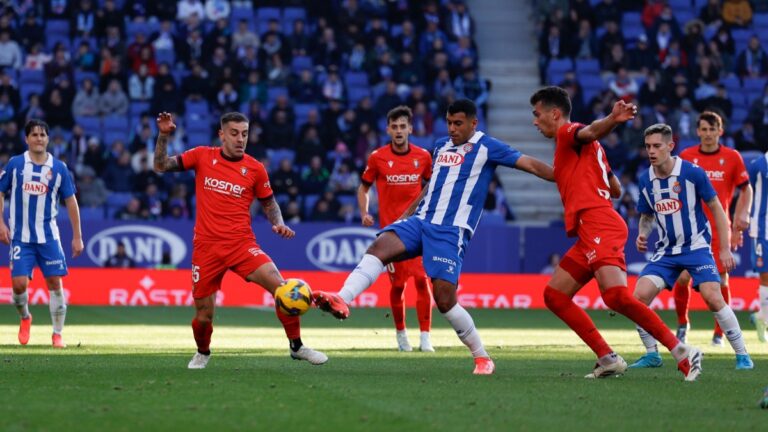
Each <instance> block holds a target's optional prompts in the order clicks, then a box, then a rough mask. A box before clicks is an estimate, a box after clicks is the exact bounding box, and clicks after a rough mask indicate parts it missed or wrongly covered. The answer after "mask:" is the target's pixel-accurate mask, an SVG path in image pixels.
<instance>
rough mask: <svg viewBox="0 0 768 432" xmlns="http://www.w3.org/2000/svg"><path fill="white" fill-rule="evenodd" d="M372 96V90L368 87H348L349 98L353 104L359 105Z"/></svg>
mask: <svg viewBox="0 0 768 432" xmlns="http://www.w3.org/2000/svg"><path fill="white" fill-rule="evenodd" d="M370 96H371V91H370V90H368V88H367V87H348V88H347V99H349V104H350V105H352V106H355V105H357V103H358V102H360V101H361V100H363V99H364V98H366V97H370Z"/></svg>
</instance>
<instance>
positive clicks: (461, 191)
mask: <svg viewBox="0 0 768 432" xmlns="http://www.w3.org/2000/svg"><path fill="white" fill-rule="evenodd" d="M447 111H448V113H447V115H446V120H447V123H448V133H449V135H450V137H445V138H441V139H438V140H437V141H436V142H435V149H434V150H433V152H432V160H433V163H432V177H431V178H430V180H429V186H428V187H427V188H425V189H423V190H422V194H421V196H420V197H419V199H417V200H415V201H414V202H413V204H411V206H410V207H409V208H408V211H407V212H406V214H405V216H407V217H406V218H405V219H401V220H398V221H397V222H395V223H393V224H392V225H389V226H387V227H386V228H384V229H383V230H381V231H380V232H379V236H378V237H377V238H376V240H374V242H373V243H372V244H371V246H370V247H369V248H368V250H367V251H366V254H365V256H363V259H362V260H361V261H360V263H359V264H358V265H357V267H356V268H355V270H354V271H353V272H352V273H351V274H350V275H349V277H347V280H346V281H345V282H344V287H343V288H342V289H341V291H339V293H338V294H332V293H326V292H315V298H314V300H315V304H316V305H317V306H318V307H319V308H320V309H322V310H324V311H327V312H330V313H331V314H332V315H333V316H335V317H336V318H339V319H346V318H347V317H348V316H349V307H348V304H349V303H351V302H352V300H354V299H355V297H357V296H358V295H360V293H362V292H363V291H365V290H366V289H368V288H369V287H370V286H371V285H372V284H373V283H374V281H376V279H377V278H378V277H379V275H380V274H381V273H382V272H383V271H384V268H385V266H386V265H387V264H389V263H392V262H398V261H402V260H404V259H409V258H413V257H416V256H419V255H421V256H422V257H423V259H424V270H425V271H426V272H427V276H429V277H430V278H431V279H432V287H433V290H434V291H433V295H434V298H435V303H437V309H438V310H439V311H440V313H441V314H443V316H444V317H445V318H446V320H448V322H449V323H450V325H451V327H453V329H454V330H455V331H456V334H457V335H458V336H459V339H460V340H461V341H462V342H463V343H464V345H466V346H467V348H469V351H470V353H471V354H472V356H473V357H474V361H475V369H474V372H473V373H474V374H476V375H490V374H492V373H493V372H494V370H495V365H494V363H493V361H492V360H491V357H490V356H489V355H488V352H487V351H486V350H485V347H484V346H483V343H482V341H481V340H480V335H479V333H478V331H477V329H476V328H475V323H474V321H473V320H472V316H471V315H470V314H469V312H467V310H466V309H464V308H463V307H462V306H461V305H460V304H459V303H458V301H457V294H456V290H457V288H458V281H459V275H460V274H461V265H462V262H463V259H464V254H465V253H466V250H467V247H468V246H469V241H470V239H471V238H472V234H473V233H474V231H475V229H477V225H478V223H479V222H480V216H481V215H482V212H483V202H484V201H485V197H486V195H487V193H488V184H489V183H490V181H491V178H492V177H493V173H494V171H495V170H496V167H497V166H498V165H503V166H507V167H511V168H517V169H521V170H523V171H527V172H529V173H532V174H534V175H536V176H538V177H540V178H543V179H545V180H549V181H552V178H553V177H552V167H550V166H549V165H547V164H545V163H543V162H541V161H539V160H536V159H534V158H531V157H529V156H525V155H523V154H521V153H520V152H519V151H517V150H514V149H513V148H511V147H510V146H508V145H507V144H504V143H502V142H501V141H499V140H497V139H495V138H492V137H490V136H488V135H486V134H485V133H483V132H480V131H478V130H477V129H476V128H477V107H476V106H475V104H474V102H472V101H470V100H468V99H460V100H457V101H455V102H453V103H451V104H450V105H449V106H448V110H447ZM414 211H415V213H414Z"/></svg>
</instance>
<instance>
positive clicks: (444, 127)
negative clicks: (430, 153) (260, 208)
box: [432, 118, 448, 137]
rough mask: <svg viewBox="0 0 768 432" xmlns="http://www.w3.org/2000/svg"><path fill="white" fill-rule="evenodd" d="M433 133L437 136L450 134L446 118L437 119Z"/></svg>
mask: <svg viewBox="0 0 768 432" xmlns="http://www.w3.org/2000/svg"><path fill="white" fill-rule="evenodd" d="M432 133H433V134H435V136H436V137H443V136H446V135H448V123H446V122H445V119H442V118H441V119H437V120H435V126H434V129H433V130H432Z"/></svg>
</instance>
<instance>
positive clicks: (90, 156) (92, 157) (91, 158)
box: [83, 137, 107, 177]
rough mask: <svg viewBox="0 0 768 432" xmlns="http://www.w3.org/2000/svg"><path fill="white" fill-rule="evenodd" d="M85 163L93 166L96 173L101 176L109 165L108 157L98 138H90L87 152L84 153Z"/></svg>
mask: <svg viewBox="0 0 768 432" xmlns="http://www.w3.org/2000/svg"><path fill="white" fill-rule="evenodd" d="M83 165H84V166H89V167H91V168H93V170H94V171H95V172H96V175H97V176H99V177H101V176H102V175H103V174H104V170H105V169H106V166H107V159H106V155H105V154H104V149H102V147H101V143H100V142H99V139H98V138H96V137H90V138H88V147H87V148H86V150H85V153H83Z"/></svg>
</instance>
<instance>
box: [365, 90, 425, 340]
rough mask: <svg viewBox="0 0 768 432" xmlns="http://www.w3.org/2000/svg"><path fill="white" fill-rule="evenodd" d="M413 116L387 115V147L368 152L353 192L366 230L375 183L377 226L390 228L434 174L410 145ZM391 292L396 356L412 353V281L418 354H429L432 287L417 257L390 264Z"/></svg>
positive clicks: (399, 111) (401, 111) (400, 111)
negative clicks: (408, 292) (408, 313)
mask: <svg viewBox="0 0 768 432" xmlns="http://www.w3.org/2000/svg"><path fill="white" fill-rule="evenodd" d="M412 119H413V113H412V112H411V109H410V108H408V107H407V106H402V105H401V106H398V107H395V108H393V109H392V110H390V111H389V113H387V134H388V135H389V137H390V138H391V139H392V142H391V143H390V144H389V145H386V146H384V147H381V148H380V149H378V150H376V151H374V152H373V153H371V156H370V157H369V158H368V163H367V165H366V167H365V171H363V176H362V184H361V185H360V187H359V188H358V190H357V202H358V204H359V205H360V216H361V217H362V218H363V225H364V226H372V225H373V222H374V221H373V216H371V215H370V213H368V191H369V190H370V189H371V185H373V184H374V183H375V184H376V190H377V191H378V192H379V216H380V219H381V221H380V222H381V227H382V228H384V227H385V226H387V225H389V224H391V223H393V222H394V221H396V220H397V219H398V218H399V217H400V216H402V215H403V213H404V212H405V210H406V209H407V208H408V206H409V205H410V204H411V202H413V200H415V199H416V197H418V196H419V194H420V193H421V188H422V183H423V182H425V181H428V180H429V178H430V177H431V175H432V157H431V156H430V155H429V152H428V151H426V150H424V149H422V148H421V147H418V146H416V145H412V144H410V143H409V142H408V136H409V135H410V134H411V132H412V131H413V126H412V124H411V121H412ZM387 270H388V272H389V281H390V283H391V284H392V289H391V290H390V292H389V302H390V305H391V307H392V318H393V319H394V321H395V330H396V338H397V346H398V349H399V350H400V351H412V350H413V348H411V344H410V343H409V342H408V336H407V334H406V330H405V286H406V283H407V281H408V279H410V278H411V276H413V280H414V282H415V285H416V295H417V297H416V314H417V316H418V318H419V328H420V330H421V335H420V341H421V342H420V344H419V349H420V350H421V351H429V352H432V351H434V350H435V349H434V348H432V343H431V341H430V338H429V330H430V327H431V325H432V288H431V286H430V283H429V278H428V277H427V273H426V272H425V271H424V264H423V262H422V260H421V257H416V258H412V259H409V260H405V261H400V262H396V263H390V264H389V265H388V266H387Z"/></svg>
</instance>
